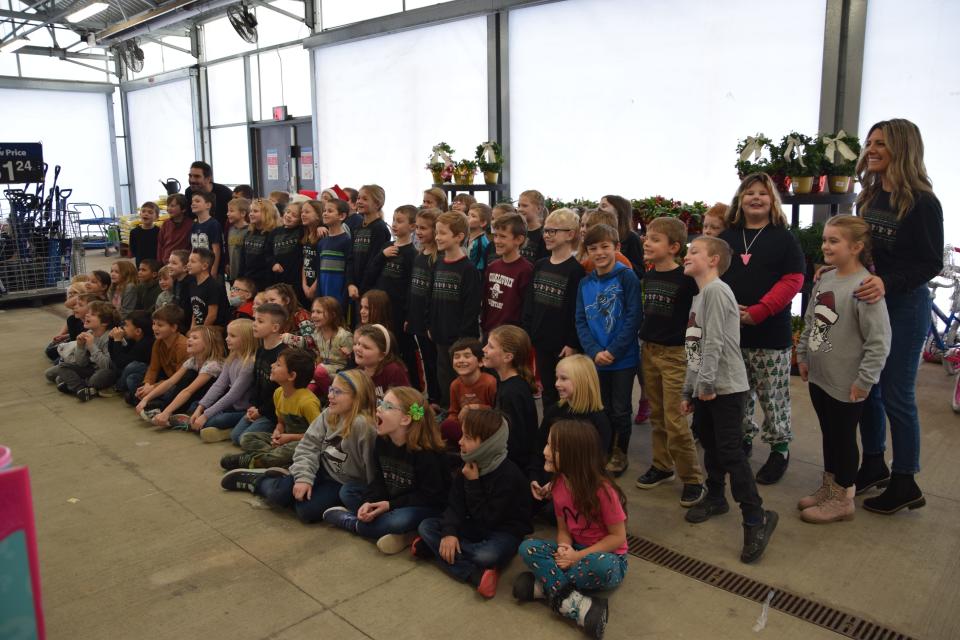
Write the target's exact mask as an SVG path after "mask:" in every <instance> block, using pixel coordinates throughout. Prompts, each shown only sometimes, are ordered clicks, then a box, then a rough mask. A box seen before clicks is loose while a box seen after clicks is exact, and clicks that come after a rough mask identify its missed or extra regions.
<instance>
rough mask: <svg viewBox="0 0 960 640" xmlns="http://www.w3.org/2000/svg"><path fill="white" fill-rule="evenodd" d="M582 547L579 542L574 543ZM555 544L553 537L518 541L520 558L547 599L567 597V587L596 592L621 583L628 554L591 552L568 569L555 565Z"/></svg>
mask: <svg viewBox="0 0 960 640" xmlns="http://www.w3.org/2000/svg"><path fill="white" fill-rule="evenodd" d="M574 548H576V549H578V550H579V549H582V548H583V547H582V546H580V545H574ZM556 551H557V543H556V542H555V541H553V540H537V539H529V540H524V541H523V542H521V543H520V550H519V554H520V558H521V559H522V560H523V562H524V563H525V564H526V565H527V566H528V567H529V568H530V570H531V571H532V572H533V575H534V576H535V577H536V579H537V582H539V583H540V587H541V588H542V589H543V593H544V595H545V596H547V599H548V600H550V601H552V600H553V599H555V598H556V597H557V596H558V595H559V596H561V597H566V595H567V594H568V593H569V590H570V589H571V588H572V589H577V590H578V591H579V590H583V591H599V590H602V589H610V588H612V587H615V586H617V585H619V584H620V583H621V582H623V576H624V575H625V574H626V573H627V556H626V554H624V555H619V554H616V553H591V554H590V555H588V556H587V557H585V558H584V559H583V560H581V561H580V562H578V563H577V564H575V565H573V566H572V567H569V568H567V569H561V568H560V567H558V566H557V562H556V560H554V559H553V554H554V553H556Z"/></svg>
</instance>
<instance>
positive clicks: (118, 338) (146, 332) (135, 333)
mask: <svg viewBox="0 0 960 640" xmlns="http://www.w3.org/2000/svg"><path fill="white" fill-rule="evenodd" d="M152 325H153V319H152V318H151V316H150V313H149V312H147V311H144V310H142V309H137V310H135V311H131V312H130V313H128V314H127V316H126V317H125V318H124V319H123V326H122V327H114V328H113V329H111V330H110V342H108V343H107V349H108V350H109V351H110V361H111V362H112V363H113V368H114V370H115V371H116V372H117V374H118V377H117V382H116V385H115V389H116V390H117V391H119V392H121V393H123V392H125V391H130V392H134V391H136V390H137V388H139V387H140V385H141V384H143V376H144V375H145V374H146V373H147V367H148V366H150V354H151V353H152V352H153V328H152Z"/></svg>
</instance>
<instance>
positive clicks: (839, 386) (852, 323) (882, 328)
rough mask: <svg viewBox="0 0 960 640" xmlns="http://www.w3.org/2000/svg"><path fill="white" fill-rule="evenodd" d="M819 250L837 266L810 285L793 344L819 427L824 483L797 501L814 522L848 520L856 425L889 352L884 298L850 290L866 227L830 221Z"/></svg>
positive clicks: (856, 459) (858, 221)
mask: <svg viewBox="0 0 960 640" xmlns="http://www.w3.org/2000/svg"><path fill="white" fill-rule="evenodd" d="M823 254H824V259H825V260H826V262H827V264H829V265H832V266H834V267H836V269H835V270H832V271H828V272H827V273H825V274H823V276H821V278H820V281H819V282H818V283H817V284H816V286H815V287H814V289H813V293H812V294H811V296H810V303H809V304H808V305H807V311H806V314H805V315H804V329H803V333H802V334H801V335H800V341H799V343H798V344H797V364H798V367H799V369H800V376H801V377H802V378H803V380H804V381H806V382H809V384H810V400H811V401H812V402H813V408H814V409H815V410H816V412H817V417H818V418H819V420H820V429H821V431H822V432H823V468H824V474H823V482H822V484H821V486H820V488H819V489H817V490H816V491H815V492H814V493H812V494H810V495H809V496H806V497H804V498H802V499H801V500H800V502H799V503H798V505H797V506H798V508H799V509H801V514H800V516H801V518H803V520H805V521H807V522H813V523H825V522H834V521H836V520H849V519H850V518H852V517H853V513H854V503H853V495H854V490H855V489H854V482H855V480H856V476H857V466H858V465H859V463H860V451H859V449H858V448H857V424H858V423H859V422H860V414H861V412H862V411H863V401H864V399H865V398H866V397H867V394H869V393H870V389H871V387H872V386H873V385H875V384H876V383H877V382H878V381H879V380H880V372H881V371H882V370H883V365H884V363H885V362H886V359H887V354H888V353H889V352H890V320H889V316H888V314H887V307H886V305H885V304H884V301H883V300H882V299H881V300H879V301H878V302H875V303H873V304H868V303H866V302H861V301H860V300H858V299H857V298H856V297H855V296H854V295H853V292H854V291H856V289H857V288H858V287H859V286H860V283H862V282H863V280H864V279H865V278H867V277H868V276H869V275H870V272H869V271H868V270H867V268H866V267H865V266H864V261H865V260H867V261H868V260H869V256H870V227H869V225H868V224H867V223H866V222H865V221H864V220H863V219H862V218H858V217H854V216H837V217H834V218H831V219H830V220H829V221H828V222H827V225H826V226H825V227H824V230H823Z"/></svg>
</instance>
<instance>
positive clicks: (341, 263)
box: [314, 200, 353, 312]
mask: <svg viewBox="0 0 960 640" xmlns="http://www.w3.org/2000/svg"><path fill="white" fill-rule="evenodd" d="M348 214H349V208H348V207H347V203H346V202H344V201H343V200H331V201H329V202H326V203H324V205H323V224H324V226H326V228H327V235H326V237H324V238H321V239H320V242H319V243H317V261H318V264H317V278H318V284H317V288H316V290H315V292H314V293H315V294H316V295H318V296H330V297H331V298H335V299H336V300H337V302H339V303H340V306H341V307H342V308H343V309H344V312H346V309H347V306H346V305H347V264H348V262H349V261H350V256H351V252H352V251H353V239H352V238H351V237H350V234H349V233H347V230H346V227H345V226H344V221H345V220H346V219H347V215H348Z"/></svg>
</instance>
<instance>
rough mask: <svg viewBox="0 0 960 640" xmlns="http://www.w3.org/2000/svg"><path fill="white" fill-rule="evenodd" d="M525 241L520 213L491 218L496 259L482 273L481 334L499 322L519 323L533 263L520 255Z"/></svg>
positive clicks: (525, 234) (489, 330) (524, 231)
mask: <svg viewBox="0 0 960 640" xmlns="http://www.w3.org/2000/svg"><path fill="white" fill-rule="evenodd" d="M526 241H527V223H526V222H525V221H524V219H523V216H521V215H520V214H517V213H511V214H507V215H504V216H500V217H499V218H497V219H496V220H495V221H494V223H493V245H494V247H495V248H496V251H497V256H499V259H498V260H494V261H493V262H491V263H490V264H488V265H487V269H486V271H484V274H483V308H482V309H481V311H480V327H481V328H482V329H483V335H488V334H489V333H490V332H491V331H493V330H494V329H496V328H497V327H499V326H500V325H504V324H513V325H517V326H519V325H520V315H521V312H522V310H523V300H524V297H525V296H526V293H527V288H528V287H529V286H530V279H531V278H532V277H533V265H532V264H530V262H529V261H528V260H527V259H526V258H524V257H522V256H521V255H520V248H521V247H523V244H524V243H525V242H526Z"/></svg>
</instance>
